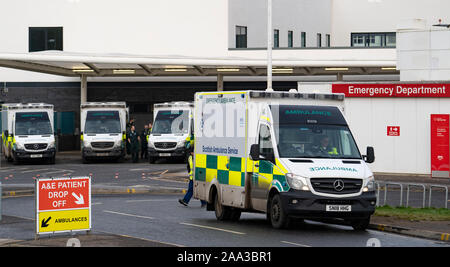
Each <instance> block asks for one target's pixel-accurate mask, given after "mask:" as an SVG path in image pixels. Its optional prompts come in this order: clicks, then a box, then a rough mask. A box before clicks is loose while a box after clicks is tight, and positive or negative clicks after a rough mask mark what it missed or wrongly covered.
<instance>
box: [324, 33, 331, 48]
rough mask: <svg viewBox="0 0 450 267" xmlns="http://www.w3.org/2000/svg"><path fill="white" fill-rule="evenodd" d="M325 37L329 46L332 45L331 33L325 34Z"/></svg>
mask: <svg viewBox="0 0 450 267" xmlns="http://www.w3.org/2000/svg"><path fill="white" fill-rule="evenodd" d="M325 38H326V39H327V43H326V45H327V47H331V35H329V34H327V35H325Z"/></svg>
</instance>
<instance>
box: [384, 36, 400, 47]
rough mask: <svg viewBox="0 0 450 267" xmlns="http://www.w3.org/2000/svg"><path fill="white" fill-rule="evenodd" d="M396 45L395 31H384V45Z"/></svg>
mask: <svg viewBox="0 0 450 267" xmlns="http://www.w3.org/2000/svg"><path fill="white" fill-rule="evenodd" d="M396 45H397V36H396V34H395V33H386V47H395V46H396Z"/></svg>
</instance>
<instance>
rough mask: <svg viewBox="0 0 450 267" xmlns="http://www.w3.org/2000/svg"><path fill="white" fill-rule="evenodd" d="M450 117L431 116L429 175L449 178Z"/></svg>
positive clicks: (443, 115) (445, 115)
mask: <svg viewBox="0 0 450 267" xmlns="http://www.w3.org/2000/svg"><path fill="white" fill-rule="evenodd" d="M449 128H450V115H449V114H431V174H432V177H441V178H442V177H443V178H449V177H450V135H449Z"/></svg>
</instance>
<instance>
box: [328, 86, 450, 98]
mask: <svg viewBox="0 0 450 267" xmlns="http://www.w3.org/2000/svg"><path fill="white" fill-rule="evenodd" d="M332 91H333V93H342V94H345V96H346V97H450V84H438V83H431V84H400V83H399V84H396V83H394V84H381V83H361V84H340V83H339V84H333V85H332Z"/></svg>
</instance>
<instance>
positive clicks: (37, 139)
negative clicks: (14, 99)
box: [2, 103, 56, 164]
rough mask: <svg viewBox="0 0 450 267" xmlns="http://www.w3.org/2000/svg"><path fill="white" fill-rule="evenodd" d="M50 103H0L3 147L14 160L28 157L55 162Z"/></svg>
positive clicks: (5, 154)
mask: <svg viewBox="0 0 450 267" xmlns="http://www.w3.org/2000/svg"><path fill="white" fill-rule="evenodd" d="M53 116H54V113H53V105H50V104H44V103H30V104H22V103H18V104H3V105H2V150H3V152H4V156H5V158H6V159H7V160H8V161H12V162H14V163H15V164H16V163H18V162H20V161H24V160H31V159H43V160H46V161H47V162H48V163H50V164H54V163H55V156H56V148H55V135H54V131H53Z"/></svg>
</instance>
